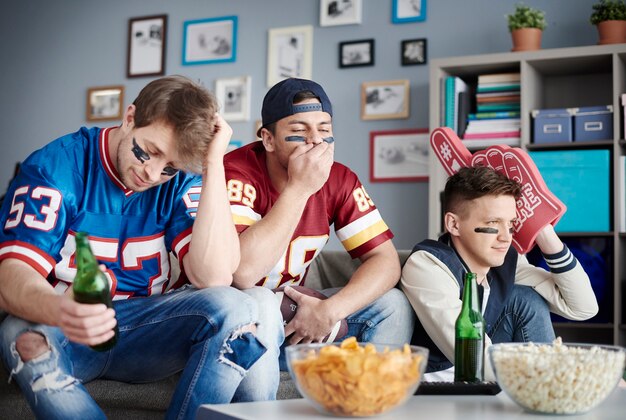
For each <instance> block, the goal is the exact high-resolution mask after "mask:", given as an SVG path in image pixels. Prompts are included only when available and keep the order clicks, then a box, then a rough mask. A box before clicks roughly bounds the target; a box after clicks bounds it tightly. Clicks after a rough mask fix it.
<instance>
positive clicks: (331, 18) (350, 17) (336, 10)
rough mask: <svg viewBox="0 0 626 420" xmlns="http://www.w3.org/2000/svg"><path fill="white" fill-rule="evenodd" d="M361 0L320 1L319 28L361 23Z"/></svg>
mask: <svg viewBox="0 0 626 420" xmlns="http://www.w3.org/2000/svg"><path fill="white" fill-rule="evenodd" d="M361 2H362V0H320V26H333V25H352V24H359V23H361V16H362V11H361Z"/></svg>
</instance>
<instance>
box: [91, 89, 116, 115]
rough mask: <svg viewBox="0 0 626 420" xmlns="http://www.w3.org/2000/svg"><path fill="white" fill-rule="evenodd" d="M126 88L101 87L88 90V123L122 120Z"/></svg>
mask: <svg viewBox="0 0 626 420" xmlns="http://www.w3.org/2000/svg"><path fill="white" fill-rule="evenodd" d="M123 109H124V86H99V87H92V88H89V89H87V121H107V120H121V119H122V113H123Z"/></svg>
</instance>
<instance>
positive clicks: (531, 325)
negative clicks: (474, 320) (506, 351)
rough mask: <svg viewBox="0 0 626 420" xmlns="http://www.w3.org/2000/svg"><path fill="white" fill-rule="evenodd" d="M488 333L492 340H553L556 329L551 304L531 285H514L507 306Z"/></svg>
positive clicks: (505, 341)
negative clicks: (551, 317) (553, 324)
mask: <svg viewBox="0 0 626 420" xmlns="http://www.w3.org/2000/svg"><path fill="white" fill-rule="evenodd" d="M487 335H489V337H490V338H491V342H492V343H525V342H528V341H532V342H534V343H551V342H552V341H553V340H554V328H553V327H552V321H551V320H550V309H549V307H548V303H547V302H546V301H545V299H544V298H543V297H541V295H539V293H537V292H535V290H534V289H533V288H532V287H528V286H519V285H515V286H513V291H512V293H511V295H510V296H509V300H508V302H507V304H506V306H505V307H504V309H503V310H502V313H501V314H500V316H499V317H498V319H497V320H496V322H495V323H494V324H493V327H492V328H491V330H490V331H487Z"/></svg>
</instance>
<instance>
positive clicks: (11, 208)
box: [0, 127, 202, 299]
mask: <svg viewBox="0 0 626 420" xmlns="http://www.w3.org/2000/svg"><path fill="white" fill-rule="evenodd" d="M110 130H111V129H110V128H107V129H99V128H90V129H88V128H84V127H83V128H81V129H80V130H79V131H77V132H75V133H72V134H68V135H66V136H63V137H61V138H59V139H57V140H55V141H53V142H51V143H50V144H48V145H47V146H45V147H43V148H42V149H40V150H38V151H36V152H34V153H33V154H31V155H30V156H29V157H28V158H27V159H26V160H25V161H24V163H23V164H22V165H21V167H20V171H19V173H18V175H17V177H16V178H15V180H14V181H13V182H12V183H11V185H10V187H9V190H8V191H7V194H6V197H5V200H4V203H3V205H2V210H1V214H0V226H2V232H1V233H0V261H1V260H3V259H6V258H17V259H19V260H22V261H24V262H26V263H28V264H29V265H30V266H31V267H33V268H35V269H36V270H37V271H38V272H39V273H40V274H41V275H42V276H44V277H47V278H48V281H50V282H51V284H52V285H53V286H55V288H57V290H58V291H59V292H63V291H64V290H66V289H67V287H68V286H69V285H70V284H71V282H72V281H73V279H74V276H75V274H76V265H75V256H74V253H75V252H74V251H75V242H74V235H75V233H76V232H78V231H85V232H87V233H88V234H89V242H90V245H91V248H92V250H93V252H94V254H95V256H96V258H97V259H98V261H99V262H100V263H102V264H104V265H105V266H106V274H107V276H108V278H109V279H110V281H111V285H112V289H111V290H112V292H113V296H114V299H120V298H121V299H123V298H127V297H133V296H149V295H154V294H161V293H164V292H166V291H167V290H169V289H171V288H172V287H176V286H177V285H175V284H174V282H175V281H176V279H170V274H171V270H170V260H169V252H170V251H173V253H174V254H175V255H176V256H177V257H178V261H182V259H183V257H184V256H185V254H186V253H187V251H188V249H189V242H190V241H191V230H192V225H193V221H194V218H195V214H196V211H197V207H198V201H199V198H200V191H201V181H202V179H201V177H200V176H194V175H189V174H185V173H183V172H182V171H181V172H179V173H178V174H177V175H175V176H174V177H173V178H172V179H171V180H169V181H168V182H166V183H164V184H162V185H159V186H157V187H153V188H150V189H148V190H147V191H144V192H133V191H131V190H129V189H127V188H126V187H125V186H124V184H123V183H122V182H121V180H120V177H119V175H118V173H117V171H116V169H115V166H114V165H113V162H112V160H111V157H110V155H109V153H108V133H109V131H110Z"/></svg>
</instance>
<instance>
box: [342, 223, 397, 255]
mask: <svg viewBox="0 0 626 420" xmlns="http://www.w3.org/2000/svg"><path fill="white" fill-rule="evenodd" d="M388 230H389V228H388V227H387V224H386V223H385V222H384V221H383V220H382V219H381V220H379V221H378V222H376V223H375V224H374V225H372V226H370V227H368V228H367V229H364V230H362V231H360V232H359V233H357V234H356V235H353V236H351V237H349V238H347V239H345V240H343V241H341V243H342V244H343V247H344V248H345V249H346V251H351V250H353V249H354V248H357V247H359V246H361V245H363V244H364V243H366V242H367V241H369V240H371V239H373V238H375V237H376V236H378V235H380V234H381V233H384V232H386V231H388Z"/></svg>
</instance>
